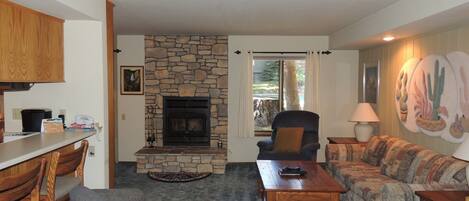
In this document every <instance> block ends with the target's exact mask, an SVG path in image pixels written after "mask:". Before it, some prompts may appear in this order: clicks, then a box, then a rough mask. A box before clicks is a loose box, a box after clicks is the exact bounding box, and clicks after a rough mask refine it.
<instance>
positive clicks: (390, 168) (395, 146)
mask: <svg viewBox="0 0 469 201" xmlns="http://www.w3.org/2000/svg"><path fill="white" fill-rule="evenodd" d="M424 149H425V148H424V147H422V146H419V145H416V144H411V143H409V142H407V141H405V140H397V141H395V142H394V143H392V144H390V145H389V147H388V149H387V151H386V155H385V156H384V158H383V160H382V163H381V173H382V174H384V175H386V176H389V177H391V178H393V179H397V180H399V181H402V182H405V180H406V177H407V175H408V171H409V168H410V165H411V164H412V161H413V160H414V158H415V157H416V155H417V153H419V152H420V151H422V150H424Z"/></svg>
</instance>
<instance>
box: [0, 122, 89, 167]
mask: <svg viewBox="0 0 469 201" xmlns="http://www.w3.org/2000/svg"><path fill="white" fill-rule="evenodd" d="M94 134H96V131H94V130H91V131H89V130H86V131H85V130H66V131H65V132H63V133H42V134H40V135H30V136H28V137H26V138H22V139H18V140H14V141H10V142H6V143H1V144H0V170H3V169H5V168H8V167H11V166H13V165H16V164H19V163H21V162H24V161H27V160H30V159H33V158H35V157H37V156H40V155H43V154H46V153H48V152H51V151H54V150H56V149H59V148H62V147H65V146H67V145H70V144H73V143H75V142H78V141H81V140H83V139H85V138H88V137H90V136H92V135H94Z"/></svg>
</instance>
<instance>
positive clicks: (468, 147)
mask: <svg viewBox="0 0 469 201" xmlns="http://www.w3.org/2000/svg"><path fill="white" fill-rule="evenodd" d="M453 156H454V157H455V158H459V159H461V160H465V161H469V138H468V137H466V139H465V140H464V142H463V143H462V144H461V145H459V147H458V149H456V152H454V154H453Z"/></svg>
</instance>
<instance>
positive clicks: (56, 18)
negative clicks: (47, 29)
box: [0, 0, 65, 23]
mask: <svg viewBox="0 0 469 201" xmlns="http://www.w3.org/2000/svg"><path fill="white" fill-rule="evenodd" d="M0 4H5V5H10V6H14V7H17V8H20V9H23V10H26V11H28V12H31V13H34V14H37V15H41V16H44V17H48V18H50V19H51V20H55V21H57V22H61V23H63V22H65V20H63V19H60V18H58V17H54V16H52V15H48V14H45V13H41V12H39V11H37V10H33V9H31V8H28V7H25V6H22V5H20V4H17V3H13V2H10V1H3V0H0Z"/></svg>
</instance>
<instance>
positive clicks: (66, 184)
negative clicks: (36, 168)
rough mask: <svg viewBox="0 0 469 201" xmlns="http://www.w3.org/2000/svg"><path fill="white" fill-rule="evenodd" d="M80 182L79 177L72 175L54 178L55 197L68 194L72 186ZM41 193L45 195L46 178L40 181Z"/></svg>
mask: <svg viewBox="0 0 469 201" xmlns="http://www.w3.org/2000/svg"><path fill="white" fill-rule="evenodd" d="M80 183H81V181H80V179H79V178H76V177H74V176H61V177H56V179H55V199H59V198H62V197H64V196H65V195H67V194H69V193H70V192H71V191H72V189H73V188H75V187H77V186H79V185H80ZM41 195H47V178H44V180H43V181H42V187H41Z"/></svg>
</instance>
